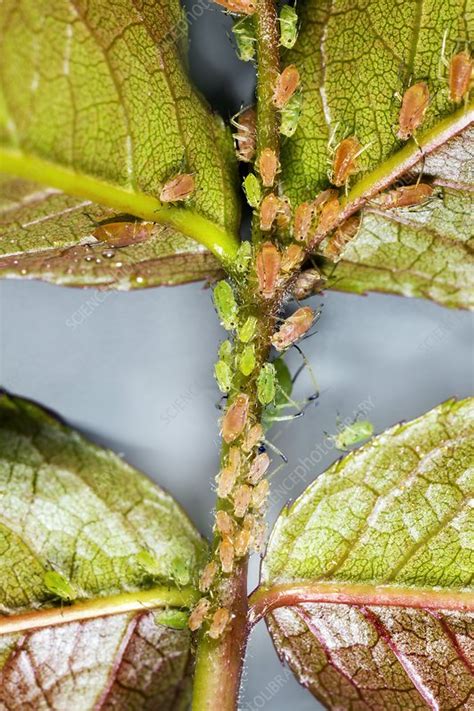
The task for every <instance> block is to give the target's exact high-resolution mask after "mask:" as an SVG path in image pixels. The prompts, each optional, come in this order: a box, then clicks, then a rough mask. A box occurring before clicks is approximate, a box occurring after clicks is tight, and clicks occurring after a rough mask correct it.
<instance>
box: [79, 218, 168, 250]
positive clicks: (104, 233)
mask: <svg viewBox="0 0 474 711" xmlns="http://www.w3.org/2000/svg"><path fill="white" fill-rule="evenodd" d="M153 227H154V223H153V222H108V223H107V224H105V225H99V226H98V227H96V228H95V230H93V232H92V234H93V236H94V237H95V238H96V239H98V240H99V242H105V243H106V244H107V246H108V247H128V245H130V244H137V243H138V242H144V241H145V240H147V239H149V237H150V235H151V233H152V230H153Z"/></svg>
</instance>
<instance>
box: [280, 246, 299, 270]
mask: <svg viewBox="0 0 474 711" xmlns="http://www.w3.org/2000/svg"><path fill="white" fill-rule="evenodd" d="M303 254H304V252H303V248H302V247H300V245H299V244H290V245H289V246H288V247H287V248H286V249H285V251H284V252H283V256H282V258H281V270H282V271H283V272H291V271H292V269H294V268H295V267H296V266H297V265H298V264H299V263H300V261H301V260H302V258H303Z"/></svg>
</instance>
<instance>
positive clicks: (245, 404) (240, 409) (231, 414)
mask: <svg viewBox="0 0 474 711" xmlns="http://www.w3.org/2000/svg"><path fill="white" fill-rule="evenodd" d="M248 411H249V396H248V395H246V394H245V393H239V395H237V397H236V398H235V399H234V401H233V402H232V404H231V405H230V407H229V408H228V410H227V412H226V413H225V415H224V419H223V421H222V437H223V438H224V442H226V444H230V443H231V442H233V441H234V440H236V439H237V438H238V437H240V435H241V434H242V432H243V430H244V427H245V425H246V422H247V415H248Z"/></svg>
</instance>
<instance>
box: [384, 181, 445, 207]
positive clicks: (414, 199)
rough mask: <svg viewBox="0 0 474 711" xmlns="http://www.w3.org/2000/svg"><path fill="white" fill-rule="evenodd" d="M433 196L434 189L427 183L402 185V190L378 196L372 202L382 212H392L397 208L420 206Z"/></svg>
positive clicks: (396, 189) (397, 189) (398, 189)
mask: <svg viewBox="0 0 474 711" xmlns="http://www.w3.org/2000/svg"><path fill="white" fill-rule="evenodd" d="M432 194H433V187H432V186H431V185H428V184H427V183H418V185H402V186H401V187H400V188H395V189H394V190H390V191H389V192H388V193H383V194H382V195H378V196H377V197H376V198H375V199H374V200H372V202H373V203H374V204H375V205H377V207H378V208H380V209H382V210H392V209H393V208H395V207H412V206H413V205H419V204H420V203H422V202H424V200H427V199H428V198H430V197H431V195H432Z"/></svg>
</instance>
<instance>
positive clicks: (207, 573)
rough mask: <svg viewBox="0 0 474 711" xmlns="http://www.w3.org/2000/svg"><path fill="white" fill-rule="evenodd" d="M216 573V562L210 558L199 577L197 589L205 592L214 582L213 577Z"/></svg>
mask: <svg viewBox="0 0 474 711" xmlns="http://www.w3.org/2000/svg"><path fill="white" fill-rule="evenodd" d="M216 574H217V563H216V561H215V560H211V562H210V563H208V564H207V565H206V567H205V568H204V570H203V571H202V573H201V577H200V578H199V590H200V592H203V593H205V592H207V591H208V590H209V588H210V587H211V585H212V583H213V582H214V578H215V577H216Z"/></svg>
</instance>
